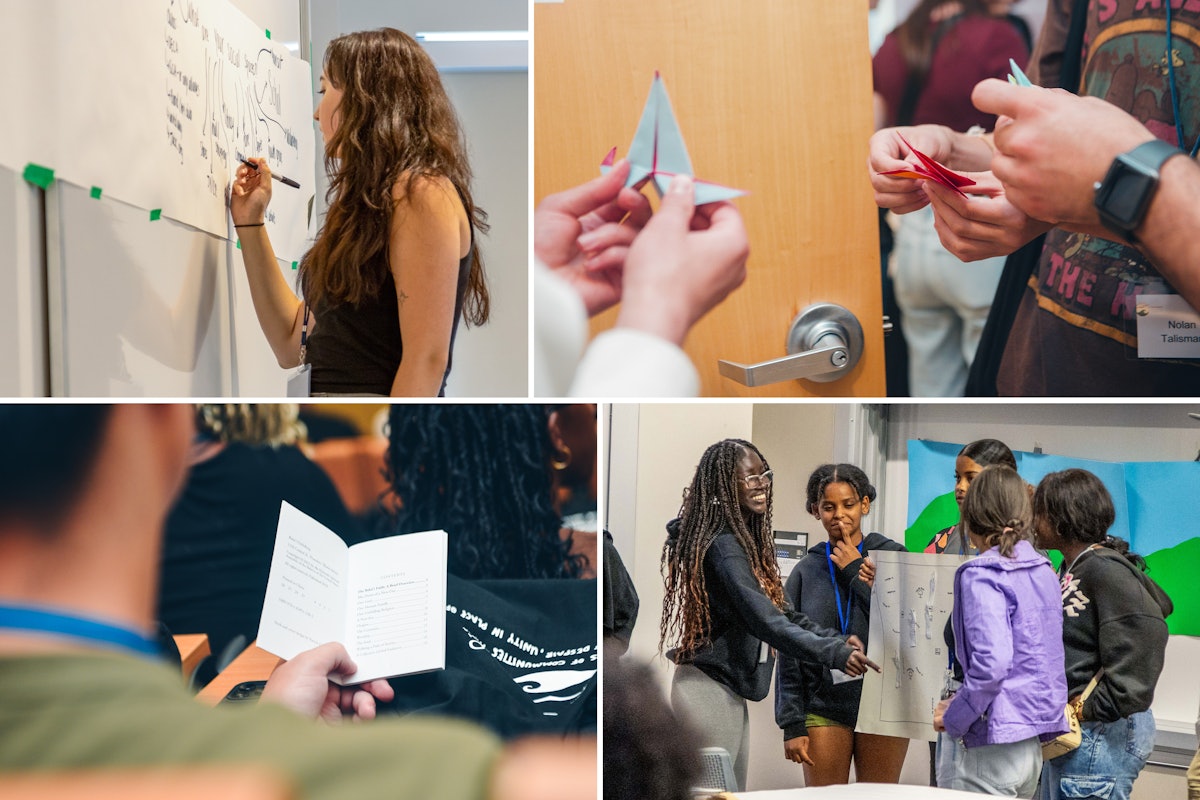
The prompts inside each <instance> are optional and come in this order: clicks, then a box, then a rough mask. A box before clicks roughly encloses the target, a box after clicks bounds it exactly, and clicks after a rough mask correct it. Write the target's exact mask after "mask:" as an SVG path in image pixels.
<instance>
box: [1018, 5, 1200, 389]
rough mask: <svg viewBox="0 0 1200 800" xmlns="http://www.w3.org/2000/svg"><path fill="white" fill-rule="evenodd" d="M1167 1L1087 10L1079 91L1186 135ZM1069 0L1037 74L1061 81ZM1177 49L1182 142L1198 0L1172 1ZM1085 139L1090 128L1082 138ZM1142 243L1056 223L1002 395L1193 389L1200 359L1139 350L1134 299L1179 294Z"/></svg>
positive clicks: (1194, 78) (1192, 111)
mask: <svg viewBox="0 0 1200 800" xmlns="http://www.w3.org/2000/svg"><path fill="white" fill-rule="evenodd" d="M1164 2H1165V0H1094V1H1093V2H1092V3H1090V5H1089V8H1088V19H1087V28H1086V31H1085V35H1084V50H1083V57H1082V70H1081V72H1082V86H1081V90H1080V94H1087V95H1091V96H1094V97H1100V98H1103V99H1104V100H1107V101H1108V102H1110V103H1113V104H1114V105H1116V106H1117V107H1118V108H1122V109H1124V110H1125V111H1128V112H1129V113H1131V114H1132V115H1133V116H1135V117H1137V118H1138V119H1139V120H1141V121H1142V122H1143V124H1145V125H1146V127H1148V128H1149V129H1150V130H1151V131H1152V132H1153V133H1154V134H1155V135H1157V136H1158V137H1159V138H1160V139H1163V140H1164V141H1167V142H1170V143H1172V144H1178V143H1179V142H1178V136H1177V134H1176V128H1175V115H1174V112H1173V110H1172V103H1171V88H1170V82H1169V78H1168V70H1167V53H1166V9H1165V6H1164ZM1072 5H1074V3H1073V2H1072V0H1054V2H1052V3H1051V5H1050V7H1049V9H1048V12H1047V19H1046V25H1045V27H1044V29H1043V32H1042V37H1041V39H1040V40H1039V42H1038V46H1037V47H1036V48H1035V50H1034V55H1033V63H1032V65H1031V78H1032V79H1033V80H1034V81H1035V82H1037V83H1040V84H1041V85H1043V86H1057V85H1058V83H1057V82H1058V73H1059V67H1060V64H1061V62H1062V58H1063V53H1062V50H1063V47H1064V46H1065V39H1066V30H1067V26H1068V24H1069V20H1070V14H1071V6H1072ZM1172 16H1173V19H1174V25H1173V32H1174V35H1173V42H1172V52H1171V59H1172V61H1173V63H1174V67H1175V81H1176V86H1177V88H1178V95H1179V113H1180V118H1181V122H1182V125H1183V136H1184V141H1183V145H1184V146H1185V147H1186V148H1188V149H1190V148H1191V145H1192V143H1193V142H1194V141H1195V139H1196V137H1197V136H1200V0H1173V2H1172ZM1079 146H1080V147H1087V140H1086V137H1085V138H1083V139H1082V140H1081V141H1080V142H1079ZM1174 293H1175V292H1174V290H1173V289H1172V288H1171V287H1170V285H1169V284H1168V283H1167V281H1166V280H1165V279H1164V278H1163V277H1162V276H1161V275H1160V274H1159V273H1158V270H1157V269H1155V267H1154V265H1152V264H1151V263H1149V262H1148V261H1147V260H1146V257H1145V256H1143V255H1142V254H1141V252H1140V251H1139V250H1138V249H1137V248H1135V247H1131V246H1128V245H1125V244H1121V243H1119V242H1114V241H1110V240H1107V239H1102V238H1099V237H1096V236H1090V235H1087V234H1079V233H1071V232H1069V231H1065V230H1061V229H1058V228H1056V229H1054V230H1052V231H1051V232H1050V233H1049V234H1048V235H1047V237H1046V246H1045V249H1044V251H1043V252H1042V258H1041V261H1040V263H1039V265H1038V269H1037V271H1036V272H1035V273H1034V274H1033V275H1032V276H1031V277H1030V279H1029V287H1028V290H1027V291H1026V293H1025V296H1024V298H1022V301H1021V306H1020V309H1019V310H1018V312H1017V317H1016V320H1015V321H1014V323H1013V328H1012V332H1011V334H1010V336H1009V340H1008V346H1007V348H1006V349H1005V353H1004V358H1003V361H1002V363H1001V365H1000V373H999V377H998V379H997V387H998V389H999V391H1000V394H1002V395H1020V396H1030V395H1106V396H1128V395H1195V394H1200V359H1197V360H1191V361H1165V360H1149V359H1140V360H1139V359H1138V357H1137V335H1136V334H1137V323H1136V311H1135V310H1136V307H1137V298H1138V297H1139V296H1140V295H1143V294H1174Z"/></svg>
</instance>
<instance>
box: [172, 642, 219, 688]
mask: <svg viewBox="0 0 1200 800" xmlns="http://www.w3.org/2000/svg"><path fill="white" fill-rule="evenodd" d="M175 646H176V647H178V648H179V658H180V660H181V661H182V662H183V679H184V680H185V681H186V680H188V679H190V678H191V677H192V673H193V672H195V671H196V667H198V666H200V662H201V661H203V660H204V659H205V658H206V657H207V656H208V655H209V653H210V652H212V651H211V650H210V649H209V644H208V634H207V633H181V634H179V635H178V636H176V637H175Z"/></svg>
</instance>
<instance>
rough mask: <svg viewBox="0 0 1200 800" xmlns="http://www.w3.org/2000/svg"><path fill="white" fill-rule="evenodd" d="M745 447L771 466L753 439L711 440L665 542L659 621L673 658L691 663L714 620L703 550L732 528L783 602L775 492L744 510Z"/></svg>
mask: <svg viewBox="0 0 1200 800" xmlns="http://www.w3.org/2000/svg"><path fill="white" fill-rule="evenodd" d="M747 452H752V453H754V454H755V455H757V456H758V457H759V458H760V459H762V463H763V469H764V470H769V469H770V468H771V467H770V465H769V464H768V463H767V459H766V458H765V457H764V456H763V454H762V453H761V452H760V451H759V449H758V448H757V447H755V446H754V445H753V444H751V443H750V442H747V441H745V440H743V439H725V440H723V441H720V442H717V443H716V444H714V445H710V446H709V448H708V449H707V450H705V451H704V455H703V456H701V457H700V463H699V464H698V465H697V466H696V474H695V475H694V476H693V477H692V483H691V486H690V487H689V488H688V490H687V492H686V494H685V495H684V499H683V505H682V506H681V507H680V509H679V519H678V520H676V523H677V524H676V525H673V526H671V531H670V533H669V535H668V537H667V541H666V543H665V544H664V545H663V552H662V561H661V570H662V574H663V582H664V589H665V591H664V597H663V614H662V620H661V621H660V622H659V628H658V636H659V642H658V645H659V650H660V651H661V650H662V649H663V647H664V645H665V644H666V643H667V642H668V641H673V642H677V644H676V647H675V653H674V660H675V663H677V664H684V663H688V662H690V661H691V660H692V658H693V657H694V656H695V654H696V651H697V650H699V649H700V648H701V647H702V646H703V645H704V644H706V643H707V641H708V634H709V626H710V624H711V619H710V617H709V611H708V588H707V587H706V586H705V581H704V555H705V553H707V552H708V548H709V545H711V544H712V543H713V540H714V539H716V538H717V534H719V533H722V532H724V531H729V532H731V533H732V534H733V537H734V538H735V539H736V540H737V543H738V544H739V545H741V547H742V549H743V550H744V551H745V552H746V558H747V559H748V560H749V562H750V569H751V571H752V572H753V573H754V577H755V578H757V579H758V584H759V586H761V587H762V590H763V592H764V593H766V595H767V597H769V598H770V599H771V602H773V603H774V604H775V605H776V606H777V607H779V608H783V607H784V605H785V602H784V598H783V584H782V582H781V581H780V579H779V564H778V563H777V562H776V561H775V548H774V544H773V542H772V533H771V495H770V490H769V489H768V494H767V511H766V513H765V514H761V515H758V514H754V515H749V519H747V515H745V514H743V512H742V506H741V501H740V496H739V492H738V475H737V473H738V462H739V461H741V459H742V458H743V456H745V454H746V453H747Z"/></svg>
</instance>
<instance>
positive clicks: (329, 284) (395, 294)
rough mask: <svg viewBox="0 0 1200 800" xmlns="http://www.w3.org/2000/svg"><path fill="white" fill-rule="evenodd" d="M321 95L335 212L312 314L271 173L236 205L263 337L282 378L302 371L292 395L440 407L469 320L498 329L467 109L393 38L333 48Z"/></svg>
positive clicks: (235, 197)
mask: <svg viewBox="0 0 1200 800" xmlns="http://www.w3.org/2000/svg"><path fill="white" fill-rule="evenodd" d="M321 95H322V97H321V101H320V103H319V104H318V106H317V111H316V114H315V115H314V117H315V119H316V120H317V121H318V122H319V123H320V127H321V133H322V135H323V136H324V138H325V164H326V169H327V171H328V172H329V176H330V189H329V195H328V200H329V211H328V213H327V214H326V217H325V223H324V225H323V226H322V227H321V230H320V232H319V233H318V235H317V240H316V243H315V244H314V245H313V248H312V249H311V250H310V251H309V252H308V254H307V255H305V256H304V258H303V260H302V261H301V262H300V274H299V283H300V288H301V291H302V292H303V295H304V300H303V301H302V300H300V299H299V298H297V297H296V295H295V294H294V293H293V292H292V290H291V288H289V287H288V285H287V281H286V280H285V279H284V277H283V276H282V274H281V273H280V272H279V268H278V265H277V263H276V261H275V256H274V252H273V251H272V249H271V242H270V240H269V239H268V238H267V235H266V232H265V228H264V227H263V220H264V215H265V214H266V209H267V204H268V203H269V202H270V200H271V191H272V183H271V180H270V177H271V175H270V169H269V168H268V167H267V164H266V161H265V160H264V159H261V158H258V159H251V162H252V163H253V164H254V167H251V166H247V165H245V164H243V165H242V166H240V167H238V170H237V176H236V178H235V180H234V182H233V187H232V190H231V193H230V194H231V196H230V213H231V214H232V216H233V222H234V227H235V228H236V229H237V233H238V237H239V239H240V242H241V252H242V258H243V260H244V261H245V265H246V274H247V277H248V279H249V282H250V292H251V295H252V297H253V301H254V308H255V312H256V313H257V315H258V320H259V323H260V324H261V325H262V328H263V332H264V333H265V334H266V336H267V340H268V341H269V342H270V344H271V349H272V350H273V351H274V353H275V357H276V359H277V360H278V361H279V365H280V366H282V367H297V366H299V367H300V368H301V370H300V372H298V373H297V375H296V376H294V377H293V379H292V380H293V383H290V384H289V393H290V394H296V393H298V392H301V391H303V393H304V394H305V395H307V394H309V390H310V391H311V393H312V394H313V395H332V394H367V395H382V396H387V395H392V396H419V397H434V396H440V395H441V394H442V393H443V392H444V390H445V384H446V376H447V375H448V374H449V372H450V356H451V350H452V349H453V346H454V334H455V331H456V329H457V326H458V319H459V317H460V316H463V317H465V319H466V321H467V323H468V324H474V325H481V324H483V323H484V322H486V321H487V318H488V290H487V284H486V282H485V279H484V273H483V262H482V259H481V257H480V254H479V249H478V247H477V245H476V243H475V231H476V230H479V231H485V232H486V230H487V223H486V219H487V215H486V214H485V213H484V211H483V209H481V208H479V207H477V206H476V205H475V204H474V201H473V200H472V197H471V168H470V165H469V164H468V161H467V151H466V144H465V142H464V141H463V137H462V133H461V131H460V129H459V124H458V120H457V118H456V116H455V113H454V109H453V107H452V106H451V104H450V100H449V98H448V97H447V96H446V92H445V90H444V89H443V87H442V84H441V80H440V78H439V77H438V72H437V68H436V67H435V66H434V64H433V61H432V60H431V59H430V58H429V56H428V54H427V53H425V51H424V50H422V49H421V47H420V45H418V44H417V42H416V41H415V40H414V39H413V38H412V37H410V36H408V35H407V34H405V33H402V32H400V31H398V30H394V29H392V28H382V29H380V30H377V31H365V32H361V33H352V34H347V35H345V36H342V37H340V38H338V39H335V40H333V41H332V42H331V43H330V44H329V48H328V49H327V50H326V52H325V68H324V71H323V72H322V74H321ZM306 367H311V386H309V385H308V380H307V379H308V374H307V372H306V371H305V369H306Z"/></svg>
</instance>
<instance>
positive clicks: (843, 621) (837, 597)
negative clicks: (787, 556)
mask: <svg viewBox="0 0 1200 800" xmlns="http://www.w3.org/2000/svg"><path fill="white" fill-rule="evenodd" d="M862 551H863V542H859V543H858V554H859V555H860V556H861V555H862ZM825 560H826V562H827V563H828V564H829V582H830V583H831V584H833V604H834V607H836V608H837V615H838V630H840V631H841V632H842V636H845V635H846V634H847V633H849V631H850V611H851V610H852V609H853V608H854V592H851V593H850V596H849V597H848V598H847V599H846V610H845V611H843V610H842V590H841V589H839V588H838V585H837V576H836V575H834V574H833V558H832V553H831V552H830V549H829V542H826V543H825Z"/></svg>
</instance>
